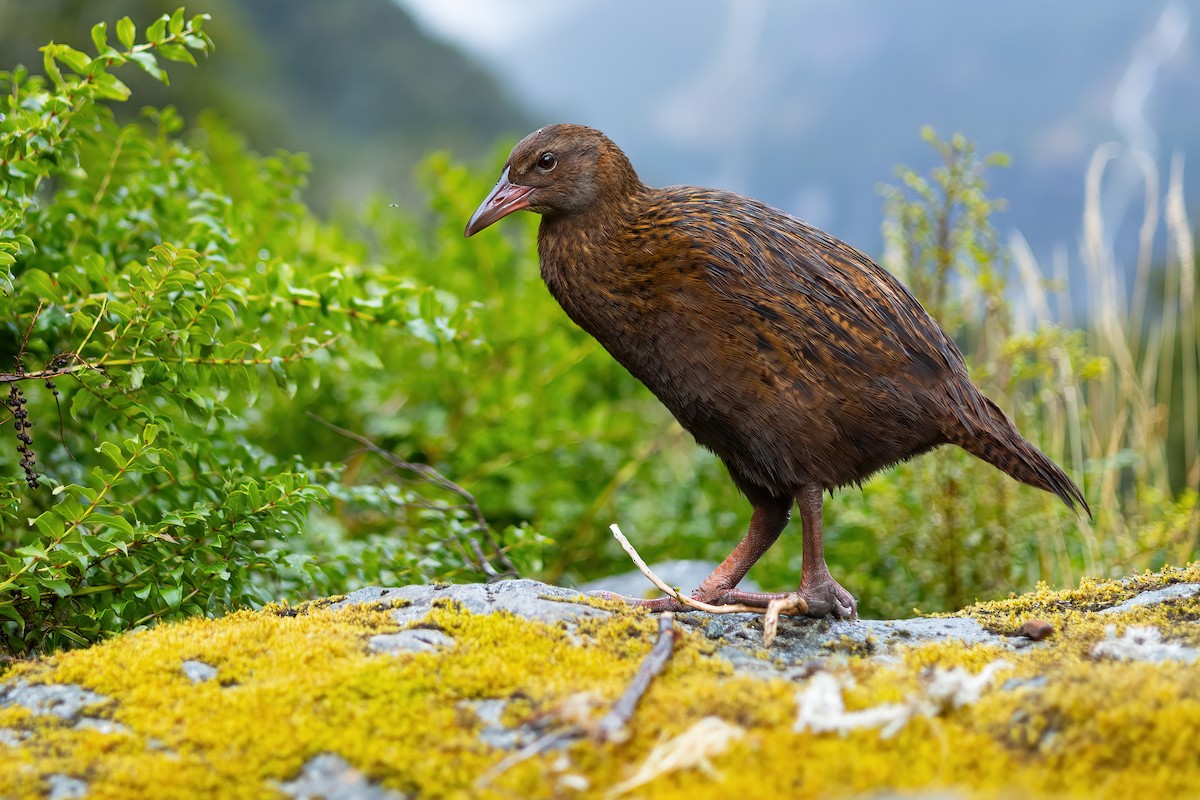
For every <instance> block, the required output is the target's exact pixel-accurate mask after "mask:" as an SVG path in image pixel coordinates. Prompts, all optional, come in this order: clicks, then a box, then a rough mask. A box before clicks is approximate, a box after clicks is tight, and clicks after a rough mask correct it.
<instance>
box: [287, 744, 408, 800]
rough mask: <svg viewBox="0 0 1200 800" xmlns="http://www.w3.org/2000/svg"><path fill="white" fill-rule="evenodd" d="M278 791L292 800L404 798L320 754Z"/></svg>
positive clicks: (339, 759)
mask: <svg viewBox="0 0 1200 800" xmlns="http://www.w3.org/2000/svg"><path fill="white" fill-rule="evenodd" d="M279 790H280V791H282V792H283V793H284V794H286V795H288V796H289V797H293V798H295V799H296V800H317V798H321V800H405V798H406V797H407V795H405V794H404V793H402V792H396V791H393V790H391V789H386V788H384V787H382V786H376V785H374V784H372V783H371V782H370V781H368V780H367V779H366V778H364V777H363V774H362V773H361V772H359V771H358V770H356V769H355V768H354V767H352V766H350V763H349V762H348V761H346V759H344V758H342V757H341V756H339V755H334V754H332V753H322V754H321V755H319V756H316V757H314V758H312V759H310V760H309V762H308V763H307V764H305V765H304V769H302V770H301V771H300V774H299V775H297V776H296V778H295V779H294V780H290V781H288V782H287V783H282V784H280V785H279Z"/></svg>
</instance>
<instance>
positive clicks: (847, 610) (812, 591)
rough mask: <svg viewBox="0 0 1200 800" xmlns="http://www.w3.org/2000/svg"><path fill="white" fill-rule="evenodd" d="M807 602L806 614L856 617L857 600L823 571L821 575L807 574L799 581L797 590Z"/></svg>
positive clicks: (841, 617)
mask: <svg viewBox="0 0 1200 800" xmlns="http://www.w3.org/2000/svg"><path fill="white" fill-rule="evenodd" d="M797 591H798V592H799V594H800V596H801V597H803V598H804V601H805V602H806V603H808V616H810V617H824V616H827V615H828V616H832V617H833V618H834V619H857V618H858V602H857V601H855V599H854V595H852V594H850V593H849V592H848V591H846V590H845V589H844V588H842V585H841V584H840V583H838V582H837V581H835V580H834V579H833V576H832V575H830V574H829V572H828V571H825V573H824V574H823V575H821V574H818V575H814V576H812V577H811V578H810V577H809V576H808V575H805V576H804V579H803V580H802V581H800V588H799V589H798V590H797Z"/></svg>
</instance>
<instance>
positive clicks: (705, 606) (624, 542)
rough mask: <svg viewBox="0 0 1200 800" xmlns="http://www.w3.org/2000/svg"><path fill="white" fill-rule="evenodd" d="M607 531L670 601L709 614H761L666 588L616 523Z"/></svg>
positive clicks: (733, 604) (665, 583) (751, 608)
mask: <svg viewBox="0 0 1200 800" xmlns="http://www.w3.org/2000/svg"><path fill="white" fill-rule="evenodd" d="M609 530H611V531H612V535H613V536H614V537H615V538H616V540H617V541H618V542H620V543H621V547H623V548H624V549H625V552H626V553H628V554H629V557H630V558H631V559H633V563H634V564H636V565H637V568H638V569H639V570H641V573H642V574H643V575H645V576H646V577H647V578H648V579H649V580H650V582H651V583H653V584H654V585H655V586H657V587H658V589H659V591H661V592H662V593H663V594H665V595H667V596H668V597H670V598H671V599H673V600H678V601H679V602H680V603H683V604H684V605H685V606H687V607H688V608H694V609H696V610H697V611H707V612H708V613H710V614H744V613H746V612H747V611H748V612H750V613H752V614H761V613H763V610H762V609H761V608H755V607H754V606H746V605H741V604H735V603H730V604H729V605H724V606H714V605H711V604H709V603H701V602H700V601H699V600H696V599H694V598H691V597H687V596H686V595H682V594H680V593H679V592H677V591H675V590H674V589H672V588H671V587H670V586H668V585H667V582H666V581H664V580H663V579H662V578H660V577H658V576H657V575H655V574H654V571H653V570H651V569H650V567H648V566H646V562H645V561H644V560H642V557H641V556H640V555H638V551H637V550H634V549H633V545H631V544H630V543H629V540H628V539H626V538H625V534H623V533H621V529H620V528H619V527H617V523H615V522H614V523H613V524H612V525H610V526H609Z"/></svg>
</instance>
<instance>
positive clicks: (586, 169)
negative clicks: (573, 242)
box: [465, 124, 641, 236]
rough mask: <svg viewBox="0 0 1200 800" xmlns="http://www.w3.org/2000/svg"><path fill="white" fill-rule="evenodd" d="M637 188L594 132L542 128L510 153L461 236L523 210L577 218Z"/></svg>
mask: <svg viewBox="0 0 1200 800" xmlns="http://www.w3.org/2000/svg"><path fill="white" fill-rule="evenodd" d="M640 186H641V183H640V182H639V181H638V178H637V174H636V173H635V172H634V171H633V166H632V165H631V164H630V163H629V159H628V158H626V157H625V154H624V153H622V152H621V150H620V148H618V147H617V146H616V145H615V144H613V143H612V141H611V140H610V139H609V138H608V137H607V136H605V135H604V134H603V133H601V132H600V131H598V130H596V129H594V128H588V127H585V126H583V125H565V124H560V125H547V126H546V127H544V128H540V129H538V130H536V131H534V132H533V133H531V134H529V135H528V136H526V137H525V138H524V139H522V140H521V141H520V142H518V143H517V146H516V147H514V148H513V149H512V152H511V153H510V154H509V156H508V161H507V162H505V164H504V170H503V172H501V173H500V180H499V181H497V182H496V187H495V188H494V189H492V191H491V193H490V194H489V195H488V196H487V197H486V198H484V200H483V202H482V203H480V204H479V208H477V209H475V213H474V214H472V215H471V219H470V221H469V222H468V223H467V229H466V231H465V235H466V236H472V235H474V234H476V233H479V232H480V231H481V230H483V229H484V228H486V227H488V226H489V225H491V224H492V223H493V222H496V221H497V220H499V219H501V218H502V217H506V216H508V215H509V214H511V213H513V212H514V211H520V210H521V209H525V208H527V209H529V210H530V211H536V212H537V213H539V214H543V215H545V216H556V215H568V214H578V213H581V212H584V211H587V210H589V209H591V208H592V207H593V206H594V205H595V204H596V203H597V202H598V201H600V200H602V199H605V198H608V197H617V196H619V195H620V193H621V192H623V191H629V189H630V188H632V187H640Z"/></svg>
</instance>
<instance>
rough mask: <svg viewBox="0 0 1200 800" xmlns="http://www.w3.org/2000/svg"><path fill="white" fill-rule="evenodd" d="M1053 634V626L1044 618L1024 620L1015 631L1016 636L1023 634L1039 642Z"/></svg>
mask: <svg viewBox="0 0 1200 800" xmlns="http://www.w3.org/2000/svg"><path fill="white" fill-rule="evenodd" d="M1053 634H1054V626H1053V625H1051V624H1050V623H1049V622H1046V620H1044V619H1031V620H1026V621H1025V624H1024V625H1022V626H1021V630H1019V631H1017V636H1024V637H1025V638H1027V639H1032V640H1033V641H1035V642H1040V641H1042V640H1043V639H1045V638H1047V637H1049V636H1052V635H1053Z"/></svg>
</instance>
